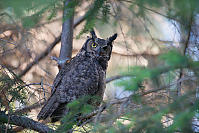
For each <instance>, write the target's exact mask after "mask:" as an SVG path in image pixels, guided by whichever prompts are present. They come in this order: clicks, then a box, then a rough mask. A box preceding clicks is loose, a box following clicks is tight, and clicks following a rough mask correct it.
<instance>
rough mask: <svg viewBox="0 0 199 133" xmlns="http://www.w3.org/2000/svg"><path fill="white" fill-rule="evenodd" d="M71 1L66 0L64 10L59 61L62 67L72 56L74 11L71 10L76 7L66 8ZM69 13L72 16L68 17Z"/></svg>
mask: <svg viewBox="0 0 199 133" xmlns="http://www.w3.org/2000/svg"><path fill="white" fill-rule="evenodd" d="M69 2H71V0H66V1H65V3H64V12H63V19H64V23H63V25H62V35H61V49H60V55H59V61H58V65H59V66H60V67H63V65H64V64H65V62H66V61H67V60H68V59H70V58H71V56H72V46H73V21H74V12H73V11H72V12H71V10H74V9H70V8H66V7H67V6H68V4H69ZM69 13H72V14H69ZM69 15H70V18H68V16H69ZM66 18H67V19H66Z"/></svg>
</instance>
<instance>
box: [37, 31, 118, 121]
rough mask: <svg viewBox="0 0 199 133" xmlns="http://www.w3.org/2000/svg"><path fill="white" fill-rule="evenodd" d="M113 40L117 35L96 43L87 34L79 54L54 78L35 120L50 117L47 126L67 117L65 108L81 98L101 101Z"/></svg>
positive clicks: (97, 39)
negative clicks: (50, 90)
mask: <svg viewBox="0 0 199 133" xmlns="http://www.w3.org/2000/svg"><path fill="white" fill-rule="evenodd" d="M116 38H117V34H114V35H113V36H111V37H109V38H108V39H106V40H104V39H100V38H97V36H96V34H95V32H94V31H91V37H88V39H87V40H86V42H85V43H84V45H83V47H82V48H81V50H80V51H79V53H78V54H77V55H76V56H75V57H74V58H72V59H71V61H70V62H68V63H66V64H65V65H64V67H63V68H62V69H60V71H59V73H58V74H57V76H56V78H55V80H54V83H53V89H52V92H51V96H50V97H49V99H48V100H47V102H46V103H45V105H44V106H43V108H42V109H41V111H40V113H39V114H38V116H37V118H38V120H41V119H46V118H47V117H50V118H51V122H55V121H58V120H59V119H60V118H61V117H62V116H63V115H65V114H67V109H66V105H67V104H68V103H69V102H71V101H73V100H76V99H78V98H80V97H82V96H86V95H91V96H99V97H100V99H101V100H102V98H103V94H104V89H105V76H106V69H107V65H108V61H109V60H110V57H111V52H112V42H113V41H114V40H115V39H116ZM97 106H98V105H97Z"/></svg>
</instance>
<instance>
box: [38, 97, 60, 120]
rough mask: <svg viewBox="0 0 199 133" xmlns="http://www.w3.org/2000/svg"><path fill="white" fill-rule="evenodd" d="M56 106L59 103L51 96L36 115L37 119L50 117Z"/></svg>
mask: <svg viewBox="0 0 199 133" xmlns="http://www.w3.org/2000/svg"><path fill="white" fill-rule="evenodd" d="M58 106H59V103H58V102H57V100H56V95H52V96H51V97H50V98H49V99H48V101H47V102H46V103H45V105H44V106H43V108H42V109H41V111H40V112H39V114H38V115H37V119H38V120H45V119H46V118H47V117H49V116H51V115H52V113H53V112H54V111H55V110H56V109H57V107H58Z"/></svg>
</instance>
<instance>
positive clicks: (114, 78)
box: [106, 75, 133, 83]
mask: <svg viewBox="0 0 199 133" xmlns="http://www.w3.org/2000/svg"><path fill="white" fill-rule="evenodd" d="M125 77H133V75H116V76H113V77H110V78H107V79H106V83H109V82H111V81H113V80H117V79H121V78H125Z"/></svg>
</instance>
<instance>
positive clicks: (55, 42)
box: [19, 15, 85, 77]
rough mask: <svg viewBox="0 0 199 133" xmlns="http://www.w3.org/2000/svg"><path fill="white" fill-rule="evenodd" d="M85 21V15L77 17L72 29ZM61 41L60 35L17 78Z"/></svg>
mask: <svg viewBox="0 0 199 133" xmlns="http://www.w3.org/2000/svg"><path fill="white" fill-rule="evenodd" d="M84 20H85V15H84V16H81V17H79V18H78V19H77V20H76V21H75V22H74V25H73V28H75V27H76V26H78V25H79V24H80V23H81V22H83V21H84ZM60 41H61V34H60V35H59V36H58V37H56V38H55V40H54V41H53V42H52V43H51V44H50V45H49V47H48V48H46V50H44V52H42V53H41V54H40V55H38V56H37V57H36V58H35V59H34V61H33V62H31V63H29V64H28V65H27V67H26V68H25V69H24V70H23V71H22V72H21V73H20V74H19V77H23V76H24V75H25V74H26V73H27V72H28V71H29V70H30V69H31V68H32V67H33V66H34V65H35V64H37V63H38V62H39V61H41V60H42V59H44V58H45V57H46V56H47V55H48V54H49V53H50V52H51V51H52V49H53V48H54V47H55V45H56V44H57V43H59V42H60Z"/></svg>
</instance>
